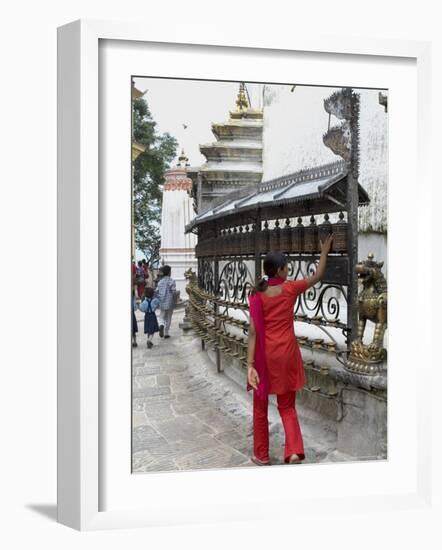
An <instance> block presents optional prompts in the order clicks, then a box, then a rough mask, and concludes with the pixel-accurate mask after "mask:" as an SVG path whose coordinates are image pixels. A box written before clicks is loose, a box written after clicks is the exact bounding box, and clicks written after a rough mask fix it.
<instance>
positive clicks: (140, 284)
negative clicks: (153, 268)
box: [135, 260, 144, 300]
mask: <svg viewBox="0 0 442 550" xmlns="http://www.w3.org/2000/svg"><path fill="white" fill-rule="evenodd" d="M135 280H136V283H137V293H138V298H139V299H140V300H143V298H144V268H143V262H142V261H141V260H139V261H138V267H137V271H136V279H135Z"/></svg>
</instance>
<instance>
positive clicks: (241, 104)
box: [236, 82, 249, 111]
mask: <svg viewBox="0 0 442 550" xmlns="http://www.w3.org/2000/svg"><path fill="white" fill-rule="evenodd" d="M245 88H246V87H245V84H244V82H240V83H239V92H238V97H237V98H236V110H237V111H243V110H245V109H247V108H248V107H249V102H248V101H247V97H246V90H245Z"/></svg>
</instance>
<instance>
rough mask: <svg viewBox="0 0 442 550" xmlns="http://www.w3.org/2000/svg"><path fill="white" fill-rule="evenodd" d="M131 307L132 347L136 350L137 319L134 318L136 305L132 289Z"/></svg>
mask: <svg viewBox="0 0 442 550" xmlns="http://www.w3.org/2000/svg"><path fill="white" fill-rule="evenodd" d="M131 307H132V347H133V348H136V347H137V346H138V344H137V332H138V325H137V318H136V317H135V310H136V308H137V304H136V298H135V290H134V289H132V299H131Z"/></svg>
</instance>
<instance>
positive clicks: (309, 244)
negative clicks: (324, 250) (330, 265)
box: [304, 216, 319, 253]
mask: <svg viewBox="0 0 442 550" xmlns="http://www.w3.org/2000/svg"><path fill="white" fill-rule="evenodd" d="M304 252H310V253H314V252H319V242H318V226H317V225H316V220H315V217H314V216H311V218H310V225H307V227H306V228H305V230H304Z"/></svg>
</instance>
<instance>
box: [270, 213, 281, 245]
mask: <svg viewBox="0 0 442 550" xmlns="http://www.w3.org/2000/svg"><path fill="white" fill-rule="evenodd" d="M280 236H281V228H280V227H279V220H276V221H275V228H274V229H272V231H270V242H269V247H270V248H269V250H279V249H280V240H281V239H280Z"/></svg>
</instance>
